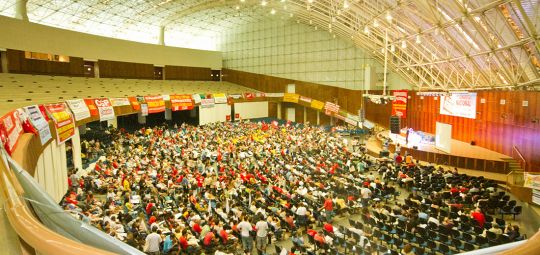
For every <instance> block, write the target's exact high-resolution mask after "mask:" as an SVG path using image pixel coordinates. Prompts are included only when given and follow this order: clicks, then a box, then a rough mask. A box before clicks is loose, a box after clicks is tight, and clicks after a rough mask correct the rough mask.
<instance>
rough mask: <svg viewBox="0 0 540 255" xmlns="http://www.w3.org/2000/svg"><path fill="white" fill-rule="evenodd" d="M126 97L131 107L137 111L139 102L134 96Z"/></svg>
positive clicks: (139, 107)
mask: <svg viewBox="0 0 540 255" xmlns="http://www.w3.org/2000/svg"><path fill="white" fill-rule="evenodd" d="M128 99H129V102H130V103H131V108H133V110H135V111H138V110H140V109H141V104H140V103H139V101H138V100H137V98H136V97H128Z"/></svg>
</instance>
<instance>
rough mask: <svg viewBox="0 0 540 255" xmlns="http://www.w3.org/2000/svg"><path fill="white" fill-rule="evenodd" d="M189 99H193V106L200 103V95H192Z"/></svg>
mask: <svg viewBox="0 0 540 255" xmlns="http://www.w3.org/2000/svg"><path fill="white" fill-rule="evenodd" d="M191 97H192V98H193V101H194V102H195V104H200V103H201V95H199V94H193V95H192V96H191Z"/></svg>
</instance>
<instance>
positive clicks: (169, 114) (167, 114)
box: [165, 108, 172, 120]
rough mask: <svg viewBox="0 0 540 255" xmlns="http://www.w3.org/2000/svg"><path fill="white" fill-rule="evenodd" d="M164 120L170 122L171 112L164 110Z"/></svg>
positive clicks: (167, 109)
mask: <svg viewBox="0 0 540 255" xmlns="http://www.w3.org/2000/svg"><path fill="white" fill-rule="evenodd" d="M165 120H172V110H171V109H169V108H165Z"/></svg>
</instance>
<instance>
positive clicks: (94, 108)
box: [84, 99, 99, 116]
mask: <svg viewBox="0 0 540 255" xmlns="http://www.w3.org/2000/svg"><path fill="white" fill-rule="evenodd" d="M84 103H86V106H87V107H88V110H89V111H90V115H92V116H98V115H99V111H98V108H97V106H96V104H95V103H94V99H84Z"/></svg>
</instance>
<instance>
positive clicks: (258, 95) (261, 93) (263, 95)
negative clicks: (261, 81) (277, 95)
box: [255, 92, 266, 97]
mask: <svg viewBox="0 0 540 255" xmlns="http://www.w3.org/2000/svg"><path fill="white" fill-rule="evenodd" d="M255 96H256V97H266V94H265V93H263V92H257V93H255Z"/></svg>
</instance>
